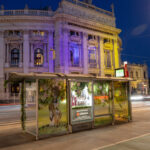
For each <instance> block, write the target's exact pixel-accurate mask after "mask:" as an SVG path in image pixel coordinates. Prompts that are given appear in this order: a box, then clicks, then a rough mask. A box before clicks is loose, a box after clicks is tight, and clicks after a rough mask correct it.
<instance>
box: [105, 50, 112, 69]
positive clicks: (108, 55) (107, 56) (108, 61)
mask: <svg viewBox="0 0 150 150" xmlns="http://www.w3.org/2000/svg"><path fill="white" fill-rule="evenodd" d="M104 52H105V66H106V68H111V52H110V50H105V51H104Z"/></svg>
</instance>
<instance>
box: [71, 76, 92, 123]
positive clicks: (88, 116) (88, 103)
mask: <svg viewBox="0 0 150 150" xmlns="http://www.w3.org/2000/svg"><path fill="white" fill-rule="evenodd" d="M73 84H74V85H73ZM89 86H90V87H89ZM73 88H74V90H73ZM75 88H76V89H75ZM69 89H70V90H69V91H70V99H69V101H70V106H69V108H70V124H71V125H77V124H82V123H88V122H91V123H92V122H93V120H94V116H93V110H94V103H93V82H92V81H90V80H81V79H78V80H77V79H75V80H69ZM75 90H76V93H75ZM89 90H90V91H89ZM77 92H80V93H77ZM89 92H91V93H89Z"/></svg>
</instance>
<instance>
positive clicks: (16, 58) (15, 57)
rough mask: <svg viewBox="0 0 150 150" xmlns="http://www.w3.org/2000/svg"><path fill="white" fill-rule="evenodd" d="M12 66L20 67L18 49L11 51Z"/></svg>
mask: <svg viewBox="0 0 150 150" xmlns="http://www.w3.org/2000/svg"><path fill="white" fill-rule="evenodd" d="M11 65H12V66H18V65H19V50H18V49H13V50H11Z"/></svg>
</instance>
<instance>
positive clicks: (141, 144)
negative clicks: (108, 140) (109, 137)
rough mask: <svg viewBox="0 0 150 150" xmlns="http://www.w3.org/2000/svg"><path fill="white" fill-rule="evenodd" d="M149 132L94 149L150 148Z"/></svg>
mask: <svg viewBox="0 0 150 150" xmlns="http://www.w3.org/2000/svg"><path fill="white" fill-rule="evenodd" d="M149 143H150V133H149V134H145V135H143V136H140V137H137V138H133V139H130V140H126V141H122V142H118V143H115V144H111V145H108V146H104V147H101V148H97V149H95V150H150V144H149Z"/></svg>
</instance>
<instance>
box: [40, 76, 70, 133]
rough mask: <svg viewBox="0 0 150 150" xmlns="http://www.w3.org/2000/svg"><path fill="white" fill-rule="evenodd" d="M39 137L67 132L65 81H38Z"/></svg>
mask: <svg viewBox="0 0 150 150" xmlns="http://www.w3.org/2000/svg"><path fill="white" fill-rule="evenodd" d="M38 115H39V120H38V122H39V135H47V134H55V133H62V132H65V131H67V104H66V81H65V80H62V79H40V80H39V113H38Z"/></svg>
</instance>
